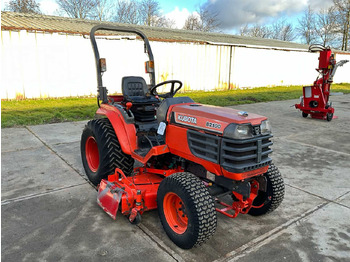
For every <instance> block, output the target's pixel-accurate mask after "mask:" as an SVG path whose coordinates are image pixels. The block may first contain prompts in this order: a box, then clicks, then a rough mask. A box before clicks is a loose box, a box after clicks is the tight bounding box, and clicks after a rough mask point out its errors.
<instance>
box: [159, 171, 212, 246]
mask: <svg viewBox="0 0 350 262" xmlns="http://www.w3.org/2000/svg"><path fill="white" fill-rule="evenodd" d="M157 204H158V214H159V217H160V221H161V222H162V225H163V228H164V230H165V232H166V234H167V235H168V237H169V238H170V239H171V240H172V241H173V242H174V243H175V244H176V245H178V246H179V247H181V248H183V249H190V248H192V247H193V246H195V245H196V246H197V245H200V244H202V243H203V242H205V241H206V240H208V239H209V238H210V237H211V236H212V235H213V234H214V233H215V230H216V211H215V206H214V200H213V198H212V197H211V196H210V194H209V191H208V189H207V188H206V187H205V186H204V184H203V183H202V181H201V180H200V179H199V178H198V177H196V176H195V175H193V174H191V173H187V172H186V173H177V174H173V175H171V176H169V177H167V178H165V179H164V180H163V181H162V183H161V184H160V186H159V189H158V193H157Z"/></svg>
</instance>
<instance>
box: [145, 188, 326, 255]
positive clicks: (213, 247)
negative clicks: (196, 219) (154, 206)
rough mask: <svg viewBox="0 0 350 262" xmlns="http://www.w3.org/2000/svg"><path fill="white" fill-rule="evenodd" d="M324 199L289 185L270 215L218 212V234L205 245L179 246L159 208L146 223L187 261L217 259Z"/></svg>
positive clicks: (149, 228)
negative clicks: (164, 224) (165, 227)
mask: <svg viewBox="0 0 350 262" xmlns="http://www.w3.org/2000/svg"><path fill="white" fill-rule="evenodd" d="M322 203H325V202H324V201H323V200H322V199H320V198H317V197H314V196H312V195H310V194H307V193H304V192H301V191H300V190H297V189H294V188H292V187H288V186H287V187H286V195H285V199H284V201H283V203H282V204H281V206H280V207H279V208H278V209H276V210H275V211H274V212H273V213H271V214H269V215H266V216H260V217H253V216H250V215H239V216H238V217H237V218H235V219H230V218H228V217H226V216H224V215H221V214H218V225H217V231H216V233H215V235H214V236H213V237H212V238H211V239H210V240H209V241H208V242H206V243H204V244H203V245H202V246H200V247H198V248H194V249H191V250H182V249H180V248H178V247H177V246H176V245H175V244H174V243H173V242H172V241H171V240H170V239H169V238H168V237H167V235H166V234H165V232H164V230H163V228H162V225H161V223H160V221H159V218H158V213H157V211H152V212H147V213H145V214H144V215H143V220H142V227H145V228H147V229H148V230H149V231H151V232H152V233H153V234H154V235H156V236H157V237H158V238H159V239H160V240H161V242H162V244H163V245H164V246H168V247H169V248H171V249H172V250H174V252H176V253H177V254H178V255H179V256H181V258H182V259H183V260H184V261H213V260H216V259H219V258H222V257H225V255H226V254H227V253H229V252H231V251H232V250H236V249H238V248H239V247H241V246H243V245H245V244H246V243H249V242H250V241H252V240H254V239H256V238H258V237H259V236H261V235H264V234H269V232H270V231H272V230H273V229H274V228H276V227H279V226H282V225H283V224H285V223H287V221H289V220H292V219H295V218H296V217H298V216H301V215H302V214H304V213H305V212H307V211H309V210H311V209H313V208H315V207H316V206H317V205H320V204H322Z"/></svg>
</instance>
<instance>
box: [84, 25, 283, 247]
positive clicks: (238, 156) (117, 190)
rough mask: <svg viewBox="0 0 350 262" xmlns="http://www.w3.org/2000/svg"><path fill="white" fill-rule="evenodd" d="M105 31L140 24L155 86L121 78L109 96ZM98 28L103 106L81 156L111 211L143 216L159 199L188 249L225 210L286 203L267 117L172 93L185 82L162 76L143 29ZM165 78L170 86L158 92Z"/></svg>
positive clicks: (167, 225) (162, 213)
mask: <svg viewBox="0 0 350 262" xmlns="http://www.w3.org/2000/svg"><path fill="white" fill-rule="evenodd" d="M97 30H104V31H106V30H107V31H117V32H127V33H134V34H136V35H137V36H138V37H140V38H141V39H142V40H143V41H144V43H145V52H146V53H147V54H148V57H149V61H147V62H146V72H147V73H149V75H150V85H147V84H146V82H145V80H144V79H143V78H141V77H135V76H129V77H123V79H122V92H123V95H121V96H108V95H107V89H106V87H104V86H103V85H102V73H103V72H104V71H106V64H105V59H103V58H100V57H99V52H98V48H97V44H96V40H95V32H96V31H97ZM90 37H91V42H92V46H93V49H94V53H95V59H96V68H97V81H98V105H99V109H98V110H97V112H96V114H97V116H98V117H97V119H94V120H91V121H89V122H88V123H87V125H86V127H85V129H84V130H83V134H82V138H81V155H82V162H83V166H84V169H85V171H86V174H87V176H88V178H89V180H90V181H91V182H92V183H93V184H94V185H96V186H97V187H98V197H97V202H98V204H99V205H100V206H101V207H102V208H103V210H104V211H105V212H107V213H108V214H109V215H110V216H111V217H112V218H113V219H115V218H116V215H117V211H118V210H120V212H121V214H123V215H125V216H127V217H128V219H129V221H130V222H131V223H139V222H140V221H141V215H142V214H143V213H144V212H145V211H148V210H152V209H156V208H158V214H159V217H160V220H161V222H162V225H163V228H164V230H165V232H166V233H167V235H168V236H169V238H170V239H171V240H172V241H173V242H174V243H175V244H176V245H178V246H179V247H181V248H185V249H188V248H192V247H193V246H195V245H200V244H201V243H203V242H205V241H206V240H207V239H209V238H210V237H211V236H212V235H213V234H214V232H215V230H216V224H217V218H216V213H217V212H220V213H222V214H224V215H226V216H228V217H231V218H234V217H236V216H237V215H238V214H240V213H241V214H247V213H248V214H250V215H254V216H258V215H263V214H266V213H269V212H272V211H273V210H274V209H276V208H277V207H278V206H279V204H280V203H281V202H282V200H283V197H284V182H283V179H282V177H281V174H280V172H279V171H278V169H277V168H276V167H275V166H274V165H273V164H272V159H271V158H270V157H269V155H270V154H271V152H272V150H271V148H270V146H271V145H272V141H271V138H272V134H271V127H270V124H269V121H268V120H267V118H266V117H264V116H259V115H256V114H248V113H247V112H243V111H238V110H234V109H229V108H221V107H214V106H207V105H201V104H198V103H195V102H194V101H193V100H192V99H191V98H189V97H186V96H184V97H179V96H177V97H174V95H175V93H176V92H177V91H178V90H179V89H180V88H181V87H182V83H181V82H180V81H178V80H171V81H165V82H162V83H159V84H157V85H156V84H155V73H154V59H153V54H152V50H151V47H150V45H149V42H148V39H147V37H146V36H145V35H144V34H143V33H142V32H141V31H139V30H137V29H131V28H126V27H113V26H109V25H98V26H96V27H94V28H92V30H91V32H90ZM166 84H171V88H170V92H168V93H165V94H158V92H157V88H158V87H159V86H162V85H166ZM135 160H136V161H137V164H135Z"/></svg>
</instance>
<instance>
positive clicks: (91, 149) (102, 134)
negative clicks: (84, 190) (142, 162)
mask: <svg viewBox="0 0 350 262" xmlns="http://www.w3.org/2000/svg"><path fill="white" fill-rule="evenodd" d="M80 149H81V157H82V162H83V166H84V169H85V172H86V175H87V177H88V178H89V180H90V181H91V182H92V183H93V184H94V185H98V184H99V183H100V182H101V180H102V179H104V178H107V176H108V175H111V174H113V173H114V170H115V169H116V168H117V167H118V168H120V169H121V170H123V172H124V174H125V175H127V176H128V175H131V174H132V171H133V166H134V159H133V158H131V156H129V155H126V154H124V153H123V151H122V150H121V147H120V144H119V141H118V139H117V136H116V134H115V132H114V129H113V127H112V125H111V123H110V122H109V120H108V119H107V118H105V119H96V120H91V121H89V122H88V123H87V125H86V126H85V128H84V130H83V134H82V136H81V144H80Z"/></svg>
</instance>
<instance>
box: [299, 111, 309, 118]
mask: <svg viewBox="0 0 350 262" xmlns="http://www.w3.org/2000/svg"><path fill="white" fill-rule="evenodd" d="M301 115H302V116H303V117H304V118H307V116H308V115H309V114H307V113H304V112H302V113H301Z"/></svg>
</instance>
